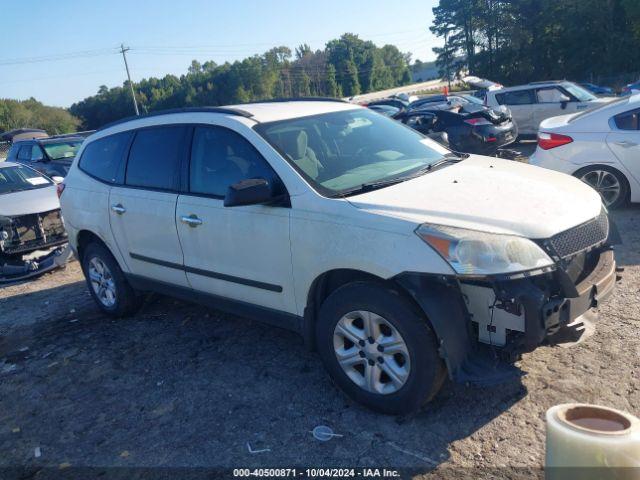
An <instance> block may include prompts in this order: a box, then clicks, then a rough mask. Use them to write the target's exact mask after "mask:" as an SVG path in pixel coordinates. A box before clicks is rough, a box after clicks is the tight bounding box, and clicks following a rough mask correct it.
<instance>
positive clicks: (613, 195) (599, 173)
mask: <svg viewBox="0 0 640 480" xmlns="http://www.w3.org/2000/svg"><path fill="white" fill-rule="evenodd" d="M580 180H582V181H583V182H585V183H586V184H587V185H589V186H590V187H592V188H593V189H594V190H596V191H597V192H598V193H599V194H600V196H601V197H602V201H603V202H604V204H605V205H606V206H609V205H612V204H614V203H615V202H616V201H617V200H618V198H619V197H620V193H621V192H622V185H620V180H618V178H617V177H616V176H615V175H614V174H613V173H611V172H609V171H607V170H591V171H589V172H587V173H585V174H584V175H582V176H581V177H580Z"/></svg>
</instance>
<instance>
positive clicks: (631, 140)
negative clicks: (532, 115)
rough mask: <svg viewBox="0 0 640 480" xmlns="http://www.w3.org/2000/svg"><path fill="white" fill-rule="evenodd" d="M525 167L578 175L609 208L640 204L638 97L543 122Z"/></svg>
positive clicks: (639, 101)
mask: <svg viewBox="0 0 640 480" xmlns="http://www.w3.org/2000/svg"><path fill="white" fill-rule="evenodd" d="M529 163H531V164H532V165H538V166H540V167H545V168H549V169H552V170H558V171H560V172H564V173H568V174H570V175H574V176H575V177H578V178H579V179H581V180H582V181H584V182H586V183H588V184H589V185H591V186H592V187H593V188H595V189H596V190H597V191H598V193H600V196H601V197H602V200H603V202H604V204H605V205H606V206H607V207H609V208H615V207H618V206H620V205H622V204H624V203H625V202H627V201H631V202H640V95H633V96H631V97H624V98H620V99H618V100H616V101H614V102H611V103H609V104H607V105H604V106H602V107H599V108H597V109H595V110H590V111H588V112H582V113H578V114H573V115H563V116H560V117H553V118H549V119H547V120H544V121H543V122H542V123H541V124H540V129H539V132H538V147H537V149H536V151H535V153H534V154H533V156H532V157H531V158H530V159H529Z"/></svg>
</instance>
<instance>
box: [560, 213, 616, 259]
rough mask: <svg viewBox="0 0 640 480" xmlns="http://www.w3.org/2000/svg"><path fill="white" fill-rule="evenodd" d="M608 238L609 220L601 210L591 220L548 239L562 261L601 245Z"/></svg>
mask: <svg viewBox="0 0 640 480" xmlns="http://www.w3.org/2000/svg"><path fill="white" fill-rule="evenodd" d="M608 236H609V218H608V217H607V213H606V212H605V211H604V210H602V212H601V213H600V215H598V216H597V217H596V218H594V219H593V220H589V221H588V222H586V223H583V224H582V225H578V226H577V227H573V228H571V229H569V230H565V231H564V232H560V233H558V234H557V235H554V236H553V237H551V238H550V239H549V244H550V245H551V247H552V249H553V250H554V252H555V253H556V255H557V256H558V257H560V258H562V259H565V258H567V257H572V256H573V255H577V254H578V253H580V252H584V251H586V250H590V249H591V248H593V247H596V246H598V245H601V244H602V243H604V242H605V241H606V240H607V237H608Z"/></svg>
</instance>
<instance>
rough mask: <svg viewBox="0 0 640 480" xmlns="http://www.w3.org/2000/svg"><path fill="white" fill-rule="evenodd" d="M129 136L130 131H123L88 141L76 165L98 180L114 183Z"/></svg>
mask: <svg viewBox="0 0 640 480" xmlns="http://www.w3.org/2000/svg"><path fill="white" fill-rule="evenodd" d="M130 138H131V133H130V132H123V133H116V134H115V135H110V136H108V137H104V138H101V139H99V140H95V141H93V142H91V143H89V144H88V145H87V146H86V147H85V149H84V151H83V152H82V157H81V158H80V163H79V164H78V167H79V168H80V169H81V170H83V171H85V172H87V173H88V174H89V175H92V176H94V177H96V178H98V179H100V180H104V181H105V182H110V183H114V182H115V181H116V177H117V175H118V167H119V166H120V161H121V160H122V156H123V155H124V152H125V149H126V148H127V145H129V139H130Z"/></svg>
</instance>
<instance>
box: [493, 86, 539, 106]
mask: <svg viewBox="0 0 640 480" xmlns="http://www.w3.org/2000/svg"><path fill="white" fill-rule="evenodd" d="M496 100H498V103H499V104H500V105H530V104H532V103H536V100H535V98H534V96H533V90H517V91H515V92H504V93H498V94H496Z"/></svg>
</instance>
